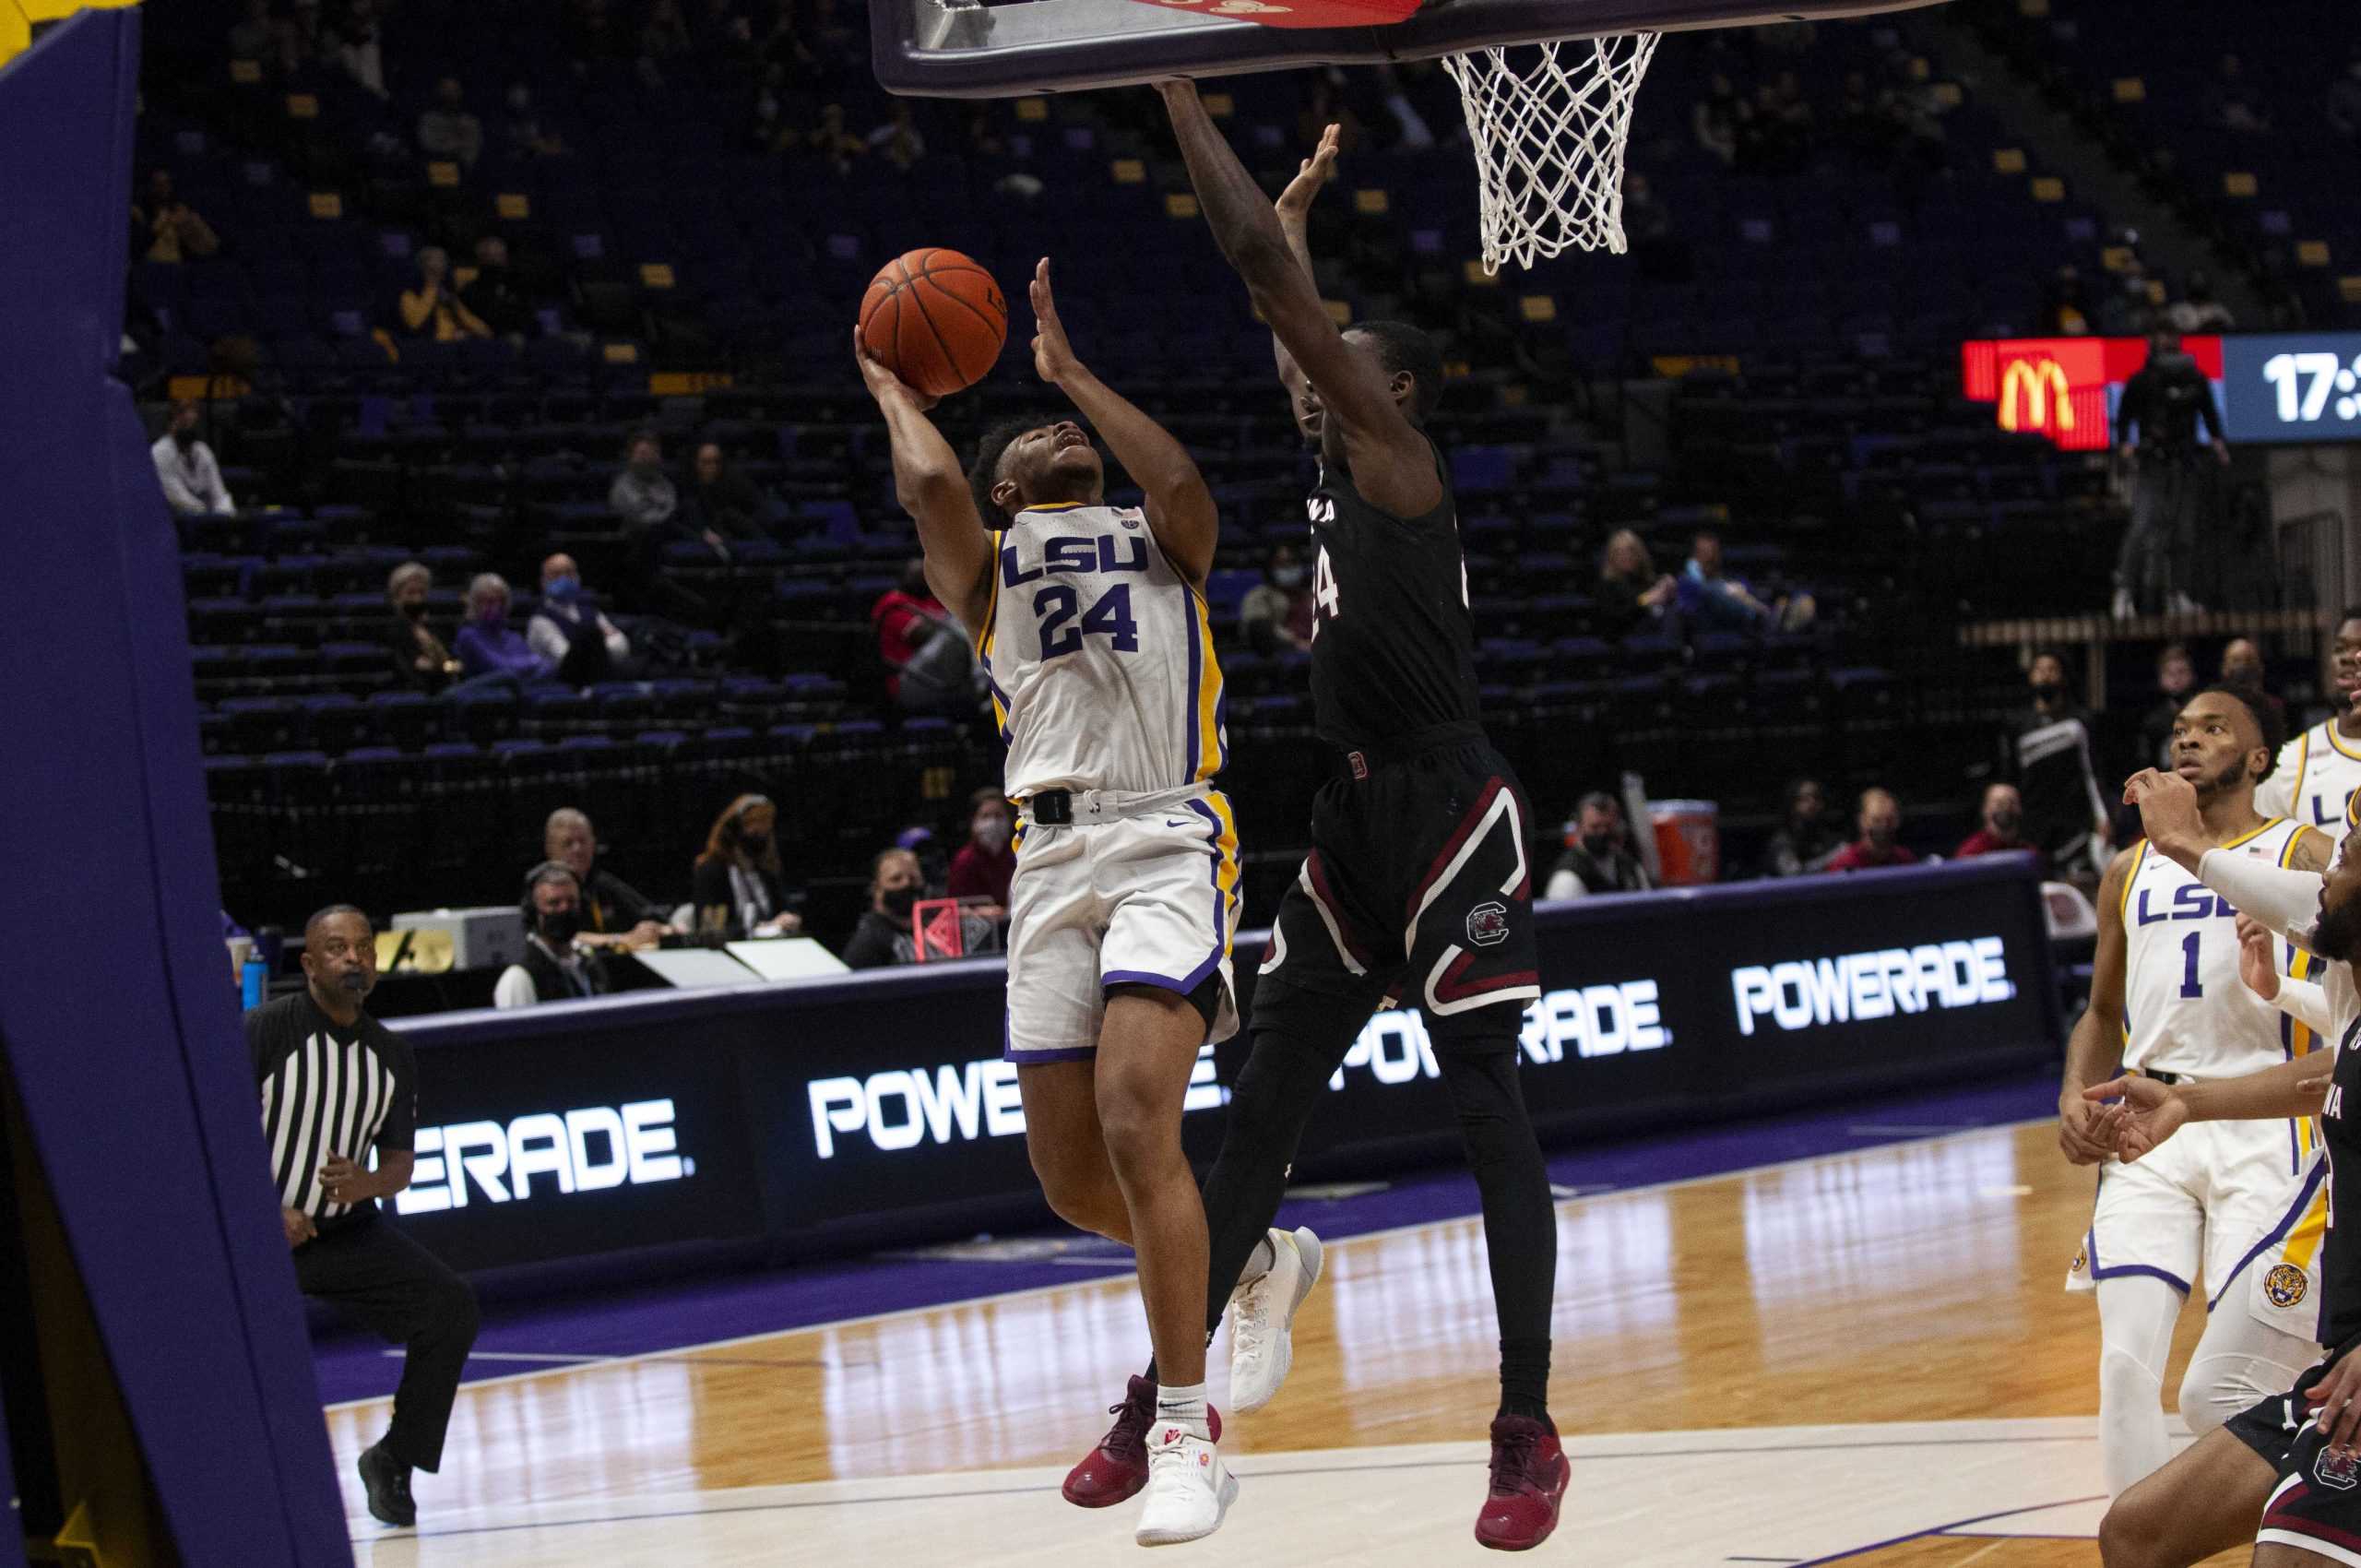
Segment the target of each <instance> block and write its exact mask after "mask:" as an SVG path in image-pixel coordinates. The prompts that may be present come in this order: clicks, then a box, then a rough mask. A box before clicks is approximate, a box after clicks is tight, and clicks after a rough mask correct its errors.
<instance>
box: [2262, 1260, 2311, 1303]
mask: <svg viewBox="0 0 2361 1568" xmlns="http://www.w3.org/2000/svg"><path fill="white" fill-rule="evenodd" d="M2311 1289H2312V1282H2311V1279H2310V1277H2308V1275H2306V1274H2305V1273H2304V1271H2303V1270H2302V1269H2300V1268H2297V1267H2296V1265H2294V1264H2292V1263H2283V1264H2274V1265H2272V1269H2271V1272H2270V1273H2269V1274H2266V1275H2264V1276H2263V1277H2262V1294H2263V1298H2264V1299H2265V1300H2266V1301H2270V1303H2271V1304H2272V1306H2274V1307H2292V1306H2295V1305H2296V1303H2298V1302H2300V1301H2303V1299H2304V1298H2305V1297H2306V1296H2307V1295H2308V1294H2310V1292H2311Z"/></svg>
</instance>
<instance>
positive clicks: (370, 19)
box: [336, 0, 386, 98]
mask: <svg viewBox="0 0 2361 1568" xmlns="http://www.w3.org/2000/svg"><path fill="white" fill-rule="evenodd" d="M336 58H337V64H338V65H342V66H343V67H344V74H345V75H346V76H349V77H351V78H352V79H353V80H354V81H356V82H359V83H360V84H361V89H362V91H364V92H366V93H368V94H369V95H370V96H371V97H373V98H383V97H385V96H386V57H385V52H384V50H383V48H382V47H381V43H380V39H379V35H378V30H377V7H376V4H375V0H348V3H347V4H346V6H345V8H344V21H343V24H342V25H341V26H340V27H338V29H337V37H336Z"/></svg>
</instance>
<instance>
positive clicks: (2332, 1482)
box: [2312, 1448, 2361, 1491]
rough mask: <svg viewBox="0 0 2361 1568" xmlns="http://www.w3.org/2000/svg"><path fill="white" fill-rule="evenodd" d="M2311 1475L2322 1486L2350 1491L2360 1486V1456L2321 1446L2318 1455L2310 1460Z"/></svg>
mask: <svg viewBox="0 0 2361 1568" xmlns="http://www.w3.org/2000/svg"><path fill="white" fill-rule="evenodd" d="M2312 1476H2313V1479H2316V1480H2318V1481H2319V1483H2320V1485H2322V1486H2324V1487H2331V1488H2333V1489H2334V1490H2336V1491H2352V1490H2353V1489H2354V1488H2355V1486H2361V1457H2356V1456H2355V1455H2351V1454H2344V1453H2340V1452H2338V1451H2337V1450H2336V1449H2333V1448H2323V1449H2321V1450H2320V1456H2319V1458H2318V1459H2315V1460H2313V1461H2312Z"/></svg>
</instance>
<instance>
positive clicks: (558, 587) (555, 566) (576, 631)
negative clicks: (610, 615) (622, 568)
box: [525, 555, 631, 686]
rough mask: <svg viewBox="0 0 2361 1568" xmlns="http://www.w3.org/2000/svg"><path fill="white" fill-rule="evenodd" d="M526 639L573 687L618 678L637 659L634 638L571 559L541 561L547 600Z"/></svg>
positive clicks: (528, 627) (543, 598) (543, 597)
mask: <svg viewBox="0 0 2361 1568" xmlns="http://www.w3.org/2000/svg"><path fill="white" fill-rule="evenodd" d="M525 640H526V641H527V642H528V644H530V645H531V647H532V649H533V651H534V652H535V653H537V654H539V655H540V657H541V659H543V660H545V661H546V662H547V663H548V664H549V665H550V666H551V668H552V669H554V670H555V671H557V678H558V679H559V680H561V681H563V682H564V683H566V684H567V685H569V686H595V685H597V684H598V683H599V682H601V681H611V680H615V679H617V678H618V677H619V676H620V674H621V672H622V671H623V661H624V660H625V659H629V658H630V657H631V639H630V638H629V637H627V636H623V633H622V632H620V631H618V630H617V629H616V628H615V624H614V623H613V622H612V621H610V620H608V619H607V617H606V613H605V612H603V611H601V610H600V609H599V603H598V600H594V599H592V598H591V597H590V596H589V595H588V594H587V593H586V592H584V591H583V588H582V569H581V568H580V567H578V566H576V565H575V564H574V557H573V556H571V555H552V556H551V557H549V559H547V560H545V561H543V562H542V563H541V602H540V606H539V607H538V608H536V609H535V610H534V612H533V618H532V620H530V621H529V622H528V623H527V624H526V626H525Z"/></svg>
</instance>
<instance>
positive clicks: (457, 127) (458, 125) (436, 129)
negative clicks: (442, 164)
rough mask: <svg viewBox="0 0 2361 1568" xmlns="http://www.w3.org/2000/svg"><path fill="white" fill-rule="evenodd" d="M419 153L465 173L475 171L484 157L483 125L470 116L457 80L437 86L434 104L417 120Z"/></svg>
mask: <svg viewBox="0 0 2361 1568" xmlns="http://www.w3.org/2000/svg"><path fill="white" fill-rule="evenodd" d="M418 149H419V151H421V152H422V153H424V154H426V156H427V157H429V158H434V159H445V160H452V161H455V162H457V163H458V164H459V166H460V167H462V168H465V169H472V168H474V167H475V166H476V160H477V159H479V158H481V157H482V156H483V122H482V121H481V120H479V119H477V118H476V117H475V116H474V115H473V114H470V113H468V101H467V96H466V94H464V93H463V92H461V91H460V90H459V78H458V77H444V78H443V79H442V80H441V81H438V82H436V83H435V84H434V101H433V103H432V104H431V105H429V106H428V108H427V109H426V111H425V113H421V115H419V117H418Z"/></svg>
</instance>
